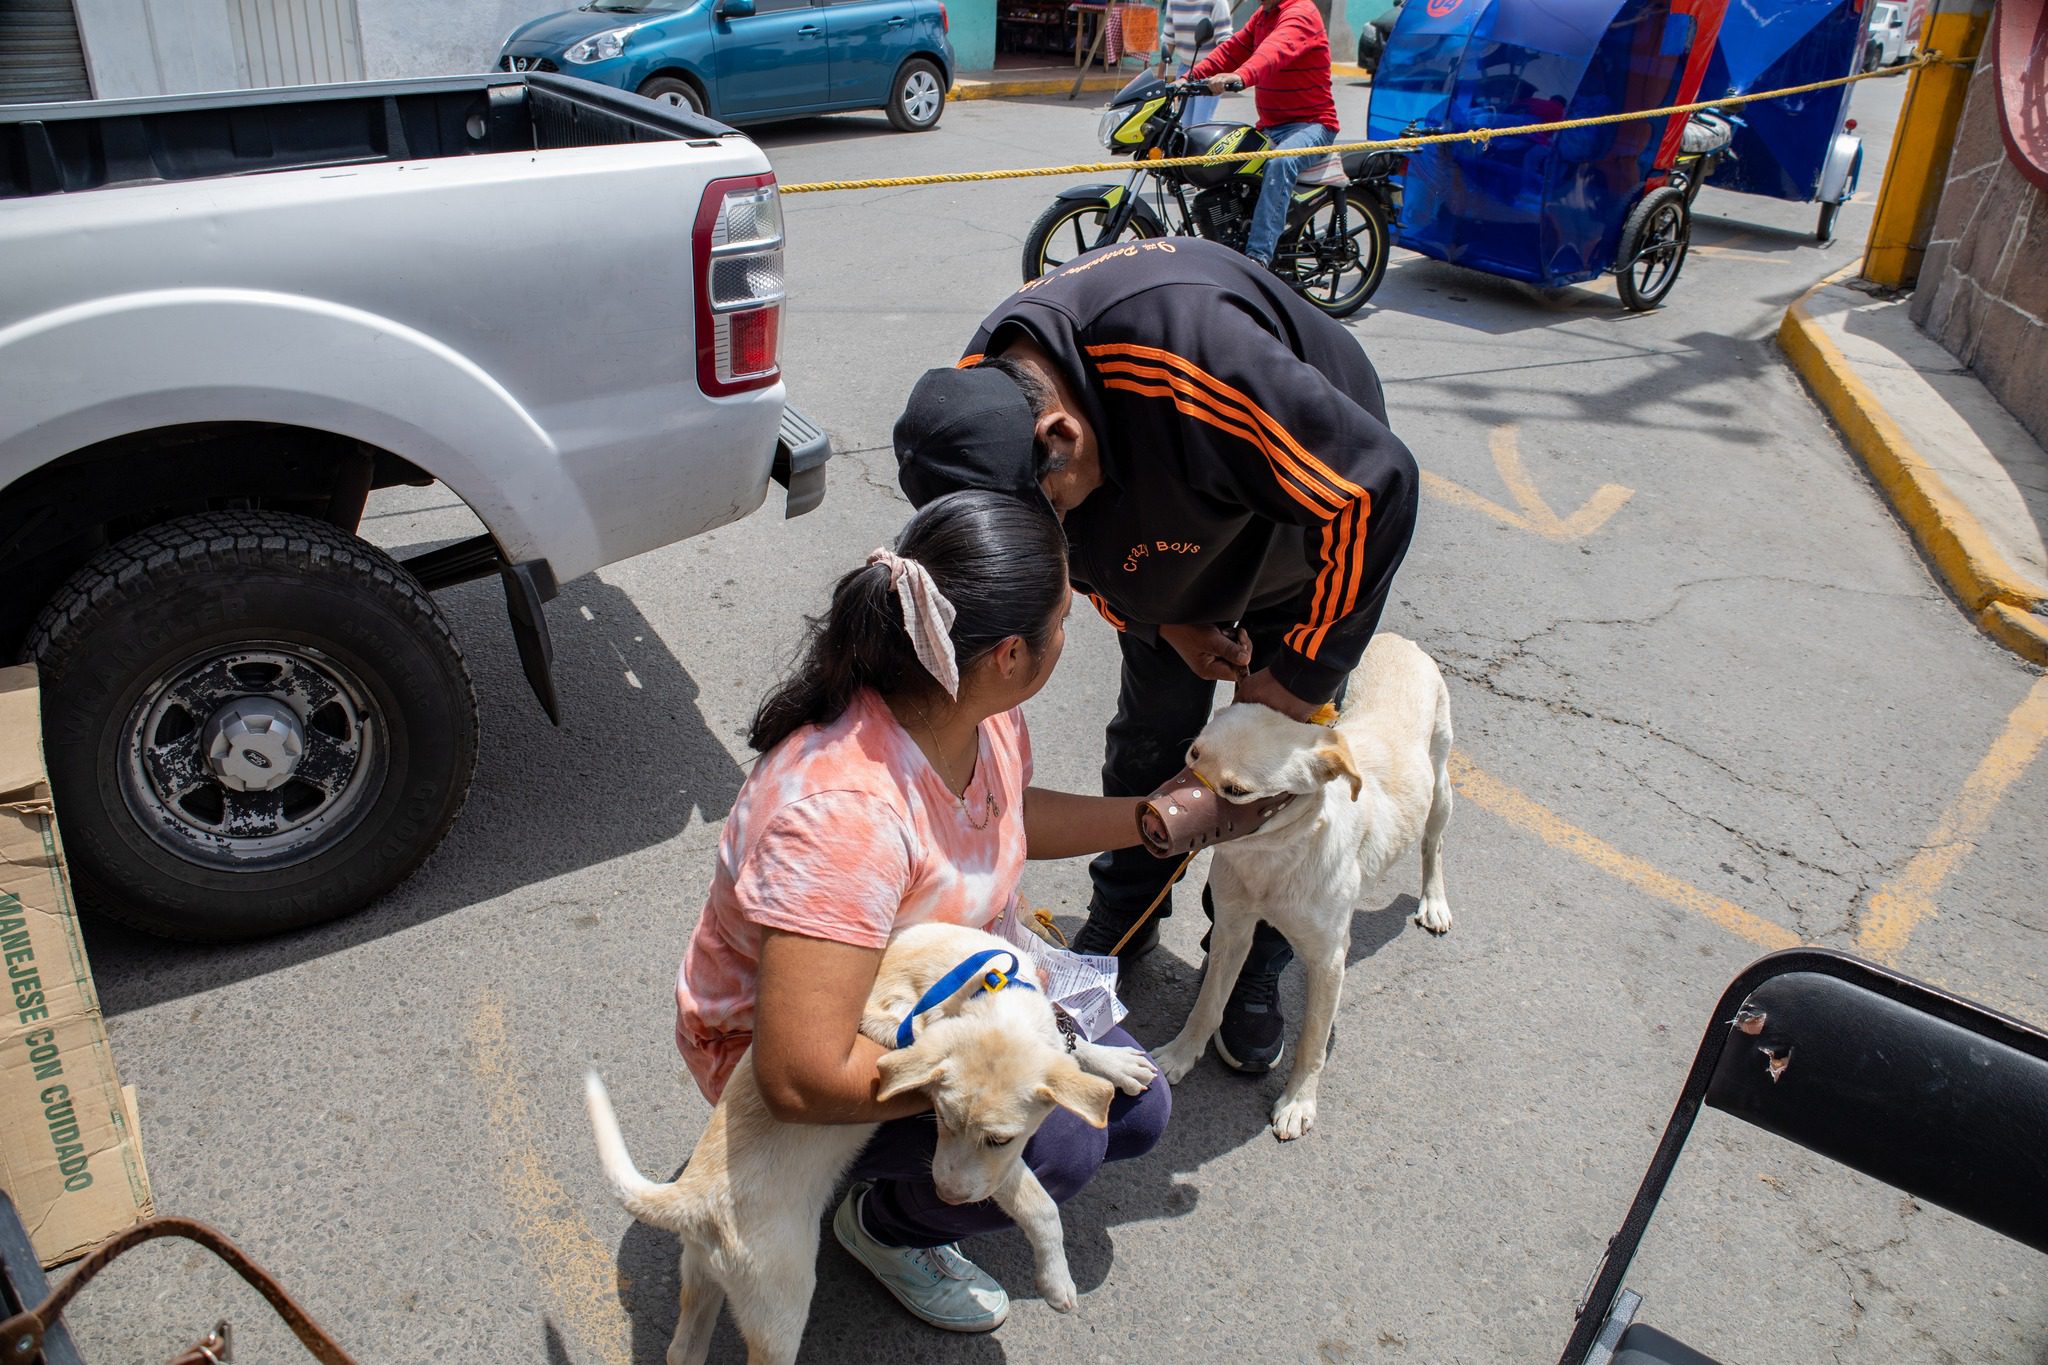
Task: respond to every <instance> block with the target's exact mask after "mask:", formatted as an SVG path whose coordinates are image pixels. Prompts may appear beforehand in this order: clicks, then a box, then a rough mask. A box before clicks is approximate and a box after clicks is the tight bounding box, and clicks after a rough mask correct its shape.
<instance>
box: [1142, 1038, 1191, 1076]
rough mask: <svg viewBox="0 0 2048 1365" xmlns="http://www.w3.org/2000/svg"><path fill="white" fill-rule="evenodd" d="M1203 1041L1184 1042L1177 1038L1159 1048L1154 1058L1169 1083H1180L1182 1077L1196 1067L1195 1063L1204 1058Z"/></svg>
mask: <svg viewBox="0 0 2048 1365" xmlns="http://www.w3.org/2000/svg"><path fill="white" fill-rule="evenodd" d="M1202 1047H1203V1045H1202V1044H1201V1043H1184V1042H1182V1041H1181V1040H1180V1039H1178V1038H1176V1039H1174V1040H1173V1041H1172V1042H1170V1043H1168V1044H1167V1045H1166V1046H1165V1047H1163V1048H1161V1049H1159V1051H1158V1052H1157V1053H1156V1054H1155V1055H1154V1057H1153V1060H1154V1061H1156V1062H1158V1063H1159V1069H1160V1071H1161V1072H1163V1073H1164V1074H1165V1076H1166V1080H1167V1083H1168V1084H1169V1085H1179V1084H1180V1078H1181V1077H1183V1076H1185V1075H1187V1074H1188V1073H1189V1072H1190V1071H1193V1070H1194V1069H1195V1063H1196V1062H1199V1061H1201V1060H1202Z"/></svg>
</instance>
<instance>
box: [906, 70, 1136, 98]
mask: <svg viewBox="0 0 2048 1365" xmlns="http://www.w3.org/2000/svg"><path fill="white" fill-rule="evenodd" d="M1136 74H1137V73H1136V72H1135V71H1134V72H1132V73H1130V75H1125V76H1119V75H1116V74H1114V73H1108V74H1104V75H1100V76H1090V77H1088V78H1087V79H1086V80H1084V81H1082V82H1081V89H1082V90H1083V91H1087V92H1091V93H1096V94H1100V93H1101V92H1103V91H1106V90H1121V89H1123V88H1124V85H1125V83H1126V82H1128V81H1129V80H1130V78H1131V76H1134V75H1136ZM1073 88H1074V78H1073V77H1072V76H1065V77H1054V78H1051V79H1040V80H1028V81H976V80H965V81H956V82H954V84H953V88H952V89H951V90H950V91H948V92H947V94H946V98H947V99H949V100H994V99H1008V98H1012V97H1014V96H1018V95H1064V94H1066V93H1067V92H1068V91H1070V90H1072V89H1073Z"/></svg>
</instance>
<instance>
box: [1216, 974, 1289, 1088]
mask: <svg viewBox="0 0 2048 1365" xmlns="http://www.w3.org/2000/svg"><path fill="white" fill-rule="evenodd" d="M1286 1028H1287V1020H1286V1019H1284V1018H1283V1017H1282V1016H1281V1014H1280V974H1279V973H1278V972H1260V971H1254V970H1252V969H1251V968H1249V967H1247V968H1245V970H1244V971H1243V972H1241V973H1240V974H1239V975H1238V978H1237V986H1236V987H1235V988H1234V989H1233V990H1232V991H1231V992H1230V1002H1229V1003H1228V1004H1226V1005H1225V1006H1224V1007H1223V1025H1222V1027H1221V1028H1218V1029H1217V1030H1216V1055H1217V1056H1219V1057H1221V1058H1222V1059H1223V1064H1224V1065H1225V1066H1227V1067H1229V1068H1230V1069H1231V1070H1233V1071H1243V1072H1245V1073H1247V1074H1249V1075H1254V1076H1256V1075H1260V1074H1262V1073H1264V1072H1267V1071H1271V1070H1272V1069H1273V1068H1274V1067H1276V1066H1278V1065H1280V1057H1281V1054H1282V1053H1284V1052H1286V1051H1287V1042H1286V1039H1285V1038H1284V1037H1283V1034H1284V1033H1285V1031H1286Z"/></svg>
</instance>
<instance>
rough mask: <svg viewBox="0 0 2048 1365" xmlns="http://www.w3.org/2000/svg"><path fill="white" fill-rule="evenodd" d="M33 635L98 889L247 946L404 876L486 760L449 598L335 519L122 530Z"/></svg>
mask: <svg viewBox="0 0 2048 1365" xmlns="http://www.w3.org/2000/svg"><path fill="white" fill-rule="evenodd" d="M29 649H30V652H31V654H32V656H33V657H34V658H35V660H36V663H37V664H38V665H39V667H40V669H41V673H42V702H43V736H44V741H43V743H44V750H45V753H46V755H47V759H48V763H49V769H50V781H51V786H52V790H53V792H54V795H55V800H56V808H57V817H58V822H59V827H60V828H61V829H62V831H63V839H64V845H65V849H66V851H67V853H68V854H69V857H70V862H71V870H72V876H73V879H74V881H75V882H76V884H77V888H78V891H79V894H80V898H81V899H82V900H83V901H85V902H86V903H88V904H90V905H92V906H93V907H94V908H96V909H98V910H101V911H103V912H104V913H106V914H108V915H110V916H112V917H113V918H115V919H118V920H121V921H123V922H124V923H127V924H130V925H132V926H134V927H135V928H138V929H142V930H146V931H148V932H150V933H153V934H162V935H165V936H168V937H175V938H184V939H194V940H200V941H208V942H230V941H234V940H239V939H248V938H257V937H261V936H263V935H266V934H275V933H281V932H284V931H286V930H290V929H300V928H304V927H306V926H307V925H312V924H319V923H322V922H324V921H326V920H330V919H334V918H336V917H337V916H341V915H345V914H348V913H349V912H350V911H353V910H358V909H361V908H362V907H363V906H364V905H367V904H368V903H369V902H370V901H372V900H374V899H376V898H377V897H378V896H379V895H381V894H382V893H384V892H385V891H388V890H390V889H391V888H392V887H393V886H395V885H397V884H398V883H399V882H400V881H402V880H403V879H404V878H405V877H406V876H407V874H409V873H410V872H411V871H412V870H413V869H414V868H416V867H418V866H419V864H420V862H421V861H422V860H423V859H425V858H426V856H427V855H428V854H429V853H431V852H432V851H433V849H434V847H435V845H437V844H438V843H440V842H441V838H442V836H443V835H444V834H446V833H447V832H448V827H449V825H450V824H452V823H453V822H454V819H455V815H456V812H457V811H459V810H460V809H461V808H462V802H463V798H464V797H465V796H466V795H467V794H468V792H469V782H470V777H471V774H472V773H473V772H474V770H475V767H476V753H477V729H476V696H475V693H474V691H473V690H472V688H471V684H470V677H469V669H468V666H467V665H466V664H465V663H464V662H463V658H462V653H461V651H460V650H459V649H458V648H457V647H456V643H455V637H454V634H453V633H452V632H451V631H450V630H449V628H448V622H447V620H446V618H444V617H443V616H442V615H441V612H440V610H439V608H437V607H436V606H435V605H434V601H433V599H432V598H430V597H429V596H427V594H426V592H425V590H424V589H422V588H421V587H420V586H419V584H418V583H417V582H415V581H414V580H413V579H412V577H411V576H410V575H408V574H407V573H406V572H405V570H403V569H401V568H400V567H399V566H398V564H397V563H396V562H395V561H394V560H393V559H391V557H390V556H388V555H386V554H384V553H383V552H382V551H381V550H378V549H376V548H374V547H372V546H370V545H367V544H365V543H364V542H363V541H361V540H358V539H357V538H356V537H354V536H351V535H349V534H347V533H346V532H343V531H342V530H340V529H339V528H337V527H335V526H332V525H330V524H328V523H326V522H320V521H314V520H313V519H311V518H309V517H302V516H294V515H289V514H286V513H281V512H260V511H258V512H250V511H244V512H213V513H207V514H205V515H201V516H192V517H184V518H180V519H179V520H176V521H169V522H165V523H163V524H162V525H158V526H153V527H150V528H149V529H147V530H145V531H141V532H139V533H137V534H135V535H133V536H130V537H129V538H127V539H126V540H123V541H121V542H119V543H117V544H115V545H113V546H110V547H109V548H107V549H105V550H102V551H101V552H100V553H99V554H98V555H96V556H95V557H94V558H93V559H92V560H91V561H90V562H88V563H87V564H86V566H85V567H84V568H82V569H80V570H79V571H78V572H77V573H76V574H75V575H73V576H72V578H71V580H70V581H69V582H68V583H66V584H65V586H64V588H63V589H62V590H61V591H59V592H58V594H57V596H56V597H55V598H54V599H52V601H51V602H50V604H49V605H48V606H47V607H45V608H44V609H43V613H42V616H41V617H40V619H39V620H38V621H37V623H36V626H35V629H34V631H33V632H32V633H31V635H30V639H29Z"/></svg>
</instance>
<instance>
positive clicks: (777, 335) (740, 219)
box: [690, 175, 784, 397]
mask: <svg viewBox="0 0 2048 1365" xmlns="http://www.w3.org/2000/svg"><path fill="white" fill-rule="evenodd" d="M690 246H691V251H692V253H693V255H694V256H695V258H696V262H697V386H698V387H699V388H701V389H703V390H704V392H706V393H708V394H711V395H713V396H714V397H723V396H725V395H727V394H734V393H745V392H746V391H747V390H749V389H765V388H767V387H768V386H769V385H770V384H773V383H774V382H775V381H776V380H777V379H779V378H781V376H782V368H781V366H780V365H779V364H778V363H777V356H776V349H777V344H778V343H779V342H780V340H781V336H782V302H783V298H784V290H783V284H782V198H781V194H780V192H779V191H778V190H777V189H776V188H775V177H774V176H773V175H741V176H729V177H727V178H725V179H723V180H714V181H712V182H711V183H710V185H708V186H706V187H705V190H704V200H703V202H702V203H701V204H700V205H699V206H698V209H697V225H696V228H695V230H694V231H693V232H692V233H691V235H690Z"/></svg>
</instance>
